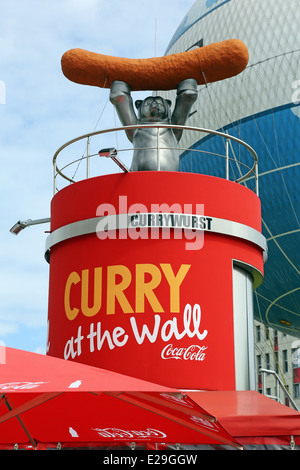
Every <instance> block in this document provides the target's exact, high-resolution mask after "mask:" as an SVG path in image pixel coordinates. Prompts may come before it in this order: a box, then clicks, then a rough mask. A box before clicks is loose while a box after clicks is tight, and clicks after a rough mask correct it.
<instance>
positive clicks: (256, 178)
mask: <svg viewBox="0 0 300 470" xmlns="http://www.w3.org/2000/svg"><path fill="white" fill-rule="evenodd" d="M255 190H256V196H259V189H258V163H257V162H256V164H255Z"/></svg>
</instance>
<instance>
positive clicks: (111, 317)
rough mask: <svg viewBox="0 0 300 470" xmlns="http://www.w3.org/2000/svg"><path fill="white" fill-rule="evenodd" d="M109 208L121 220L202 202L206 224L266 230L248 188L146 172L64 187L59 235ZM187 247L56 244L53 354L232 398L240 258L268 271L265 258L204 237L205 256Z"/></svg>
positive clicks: (224, 239)
mask: <svg viewBox="0 0 300 470" xmlns="http://www.w3.org/2000/svg"><path fill="white" fill-rule="evenodd" d="M119 196H126V197H127V200H126V206H127V207H125V205H124V204H123V207H120V208H119V201H120V200H119ZM123 202H124V200H123ZM104 203H108V204H112V205H113V206H114V207H115V208H116V213H126V212H128V211H129V208H130V206H132V204H136V203H140V204H144V205H145V206H146V207H147V209H148V211H149V212H150V211H151V205H153V204H155V203H156V204H163V203H165V204H168V205H172V204H180V205H181V206H182V212H184V204H192V205H193V207H194V210H193V213H196V204H203V205H204V215H206V216H211V217H218V218H222V219H227V220H232V221H236V222H240V223H243V224H246V225H248V226H250V227H253V228H255V229H256V230H259V231H260V228H261V226H260V223H261V222H260V221H261V213H260V201H259V199H258V198H257V196H256V195H255V194H254V193H252V192H251V191H249V190H247V189H246V188H244V187H243V186H240V185H238V184H236V183H232V182H228V181H226V180H222V179H219V178H214V177H210V176H204V175H198V174H187V173H171V172H170V173H167V172H139V173H129V174H116V175H108V176H102V177H97V178H91V179H88V180H85V181H82V182H79V183H76V184H74V185H71V186H69V187H67V188H65V189H63V190H62V191H60V192H59V193H58V194H57V195H56V196H55V197H54V198H53V201H52V208H51V224H52V226H51V230H52V231H53V230H55V229H57V228H59V227H61V226H64V225H67V224H69V223H71V222H75V221H78V220H84V219H88V218H92V217H96V213H97V208H98V206H99V205H100V204H104ZM186 243H187V240H186V238H185V237H184V236H183V237H182V239H175V238H174V236H173V235H172V236H171V239H162V238H161V237H160V238H159V239H151V238H148V239H141V238H139V239H136V240H133V239H131V238H130V237H129V236H127V239H109V238H108V239H105V240H100V239H99V238H98V237H97V235H96V234H91V235H84V236H80V237H76V238H73V239H71V240H68V241H65V242H61V243H59V244H57V245H55V246H54V247H53V248H52V249H51V258H50V286H49V343H50V348H49V354H50V355H53V356H57V357H65V358H66V359H73V360H75V361H79V362H84V363H87V364H90V365H94V366H98V367H102V368H106V369H110V370H113V371H115V372H119V373H123V374H127V375H131V376H134V377H138V378H140V379H144V380H149V381H152V382H156V383H160V384H163V385H167V386H172V387H176V388H185V389H188V388H189V389H193V388H194V389H210V390H234V389H235V369H234V338H233V300H232V260H233V259H235V260H239V261H242V262H244V263H247V264H250V265H252V266H255V267H256V268H257V269H258V270H259V271H261V272H263V260H262V252H261V250H260V249H258V248H257V247H255V246H254V245H252V244H251V243H249V242H246V241H243V240H240V239H237V238H233V237H228V236H223V235H218V234H214V233H211V232H204V244H203V247H202V248H201V249H198V250H187V249H186ZM68 280H69V281H68ZM95 283H96V284H95ZM120 286H121V287H122V286H123V287H124V289H123V290H121V287H120ZM125 287H126V288H125ZM87 291H88V295H89V296H88V297H86V296H85V295H86V292H87ZM188 306H190V307H188ZM143 331H144V333H145V332H147V334H144V335H143Z"/></svg>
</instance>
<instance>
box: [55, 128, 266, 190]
mask: <svg viewBox="0 0 300 470" xmlns="http://www.w3.org/2000/svg"><path fill="white" fill-rule="evenodd" d="M144 128H156V129H157V130H159V129H161V128H168V129H169V128H170V129H182V130H187V131H193V132H199V133H204V134H212V135H216V136H219V137H221V138H223V139H225V153H224V155H223V154H219V153H214V152H208V151H204V150H201V149H191V148H180V147H179V148H176V149H174V150H179V151H188V152H197V153H203V154H209V155H211V156H213V157H222V158H224V159H225V172H224V174H225V178H226V179H227V180H229V179H231V178H230V166H229V165H230V162H234V163H235V164H236V165H237V166H238V169H239V173H240V177H239V178H234V179H232V180H233V181H235V182H236V183H242V182H244V181H245V180H247V179H248V178H250V177H252V178H253V176H254V178H255V192H256V194H257V195H258V192H259V190H258V157H257V154H256V152H255V150H254V149H253V148H252V147H251V146H250V145H248V144H247V143H246V142H244V141H243V140H241V139H239V138H237V137H234V136H231V135H229V134H226V133H224V132H220V131H215V130H211V129H205V128H201V127H191V126H176V125H172V124H157V123H155V124H139V125H133V126H124V127H114V128H110V129H104V130H100V131H96V132H90V133H88V134H84V135H81V136H79V137H76V138H75V139H72V140H70V141H69V142H66V143H65V144H64V145H62V146H61V147H60V148H59V149H58V150H57V151H56V152H55V154H54V157H53V168H54V177H53V188H54V194H55V193H56V192H57V191H58V189H57V186H56V183H57V177H58V176H60V177H62V178H63V179H65V180H66V181H68V182H69V183H76V180H75V179H74V177H70V176H67V175H66V174H65V173H64V171H65V170H66V169H67V168H69V167H71V166H72V165H74V164H76V163H77V166H78V165H80V163H81V162H82V161H84V160H86V174H85V177H86V178H89V177H90V159H91V158H92V157H95V156H98V153H90V139H91V137H94V136H96V135H98V136H99V135H102V134H108V133H112V132H118V131H125V130H133V129H144ZM84 139H86V141H87V143H86V155H85V156H84V155H83V156H81V157H80V158H77V159H75V160H72V161H71V162H69V163H67V164H65V165H64V166H62V167H61V168H59V167H58V164H57V159H58V156H59V155H60V154H61V152H62V151H63V150H64V149H65V148H66V147H69V146H70V145H72V144H74V143H76V142H78V141H80V140H84ZM157 142H158V140H157ZM231 142H236V143H237V144H239V145H241V146H243V147H244V148H245V149H246V150H247V151H248V153H249V154H250V156H251V157H252V166H249V165H248V164H246V163H244V162H241V161H237V159H236V157H235V155H234V156H233V157H232V156H230V148H229V144H230V143H231ZM154 148H156V149H157V154H158V171H159V151H160V150H163V149H164V148H163V147H159V146H158V147H154ZM128 150H133V149H132V148H131V149H126V148H125V149H118V150H117V152H118V153H119V152H124V151H128ZM144 150H147V149H146V148H145V149H144ZM113 160H114V161H115V162H116V163H118V159H117V158H115V159H114V158H113ZM119 163H121V162H120V161H119ZM119 163H118V164H119ZM119 166H120V167H121V168H122V170H123V171H130V170H128V168H126V166H125V165H122V164H119ZM241 167H243V168H245V171H242V170H241Z"/></svg>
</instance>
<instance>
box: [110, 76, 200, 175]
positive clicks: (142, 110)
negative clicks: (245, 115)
mask: <svg viewBox="0 0 300 470" xmlns="http://www.w3.org/2000/svg"><path fill="white" fill-rule="evenodd" d="M196 99H197V81H196V80H194V79H187V80H183V81H182V82H180V83H179V84H178V86H177V96H176V103H175V108H174V111H173V113H171V101H170V100H167V99H164V98H161V97H160V96H149V97H148V98H145V99H144V100H137V101H136V102H135V106H136V108H137V110H138V116H136V113H135V111H134V107H133V100H132V97H131V94H130V86H129V85H128V84H127V83H125V82H121V81H114V82H113V83H112V84H111V88H110V101H111V102H112V104H113V105H114V106H115V108H116V110H117V113H118V116H119V119H120V121H121V123H122V125H123V126H130V125H138V124H155V123H157V124H175V125H182V126H183V125H184V124H185V122H186V120H187V118H188V116H189V113H190V110H191V107H192V105H193V104H194V102H195V101H196ZM182 132H183V131H182V129H171V128H142V129H126V135H127V137H128V139H129V140H130V142H132V143H133V148H134V152H133V158H132V164H131V170H132V171H156V170H163V171H178V167H179V150H178V142H179V141H180V139H181V136H182Z"/></svg>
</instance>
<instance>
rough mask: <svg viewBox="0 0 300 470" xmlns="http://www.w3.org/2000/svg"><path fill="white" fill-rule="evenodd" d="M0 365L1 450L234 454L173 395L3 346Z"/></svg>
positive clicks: (196, 411) (221, 432) (226, 438)
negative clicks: (172, 449) (146, 446)
mask: <svg viewBox="0 0 300 470" xmlns="http://www.w3.org/2000/svg"><path fill="white" fill-rule="evenodd" d="M0 357H1V356H0ZM2 357H3V354H2ZM3 362H4V363H0V446H1V447H2V448H13V447H14V446H15V445H16V444H17V445H18V446H19V447H20V446H21V447H25V448H26V447H27V446H28V445H30V446H33V447H35V448H47V447H52V446H55V447H57V445H58V444H59V446H62V447H71V446H75V447H83V446H93V447H99V446H105V445H108V444H109V445H111V444H112V443H114V444H118V445H120V444H123V445H125V444H126V445H128V443H132V442H134V443H138V444H141V443H152V442H155V443H182V444H183V443H188V444H228V445H230V446H233V447H235V448H242V446H241V445H240V444H239V443H238V442H237V441H235V440H234V439H233V438H232V437H231V436H230V435H229V434H228V433H227V432H226V431H225V429H224V428H223V427H222V426H221V425H220V424H219V423H218V422H217V421H216V419H215V418H214V417H213V416H212V415H210V414H209V413H207V412H206V411H205V410H204V409H202V408H201V407H200V406H199V405H197V404H196V403H195V402H194V401H193V400H192V399H191V398H189V397H188V396H187V395H186V394H184V393H182V392H179V391H178V390H174V389H169V388H166V387H163V386H160V385H156V384H153V383H150V382H146V381H143V380H139V379H136V378H133V377H128V376H125V375H122V374H117V373H114V372H111V371H108V370H104V369H98V368H95V367H91V366H87V365H84V364H80V363H75V362H70V361H64V360H63V359H58V358H54V357H50V356H44V355H40V354H35V353H30V352H27V351H21V350H17V349H12V348H5V361H3Z"/></svg>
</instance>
